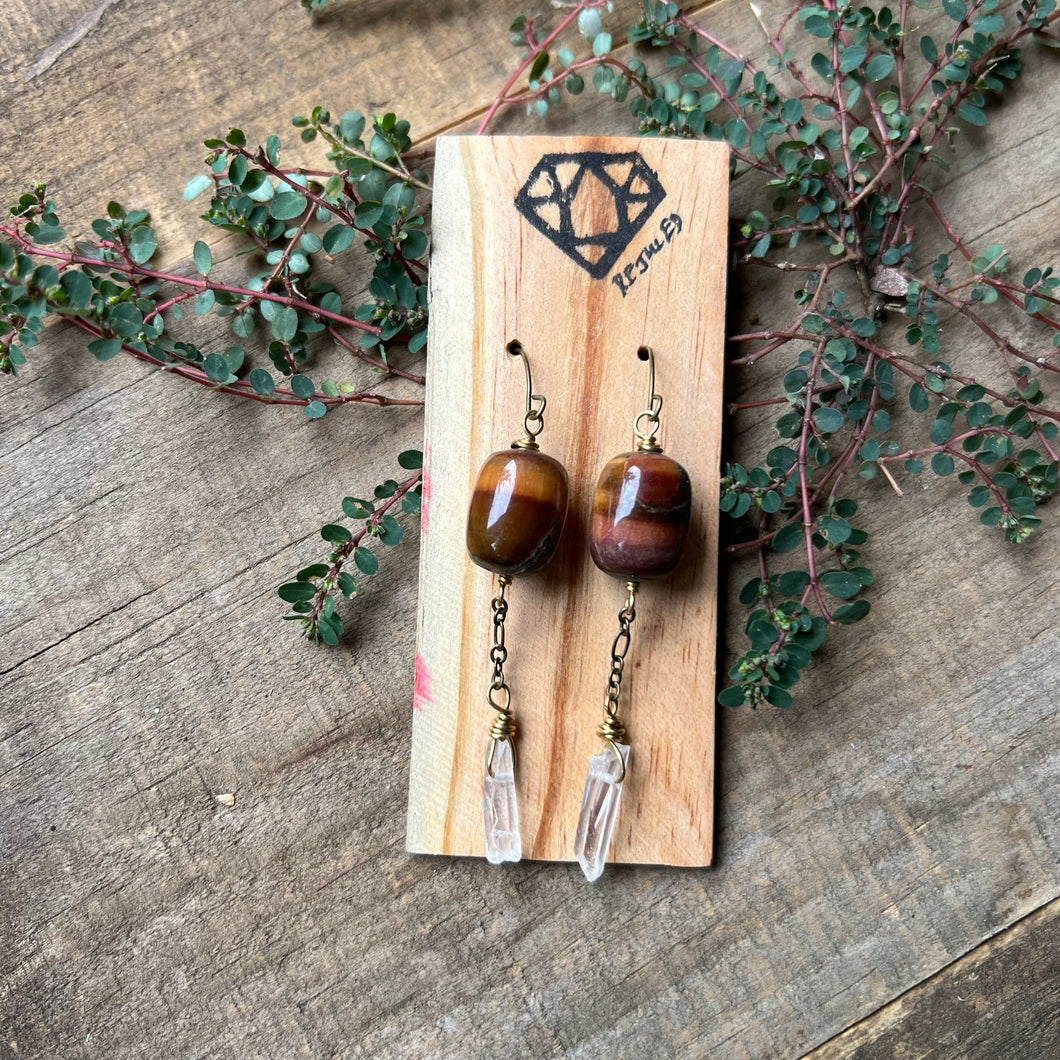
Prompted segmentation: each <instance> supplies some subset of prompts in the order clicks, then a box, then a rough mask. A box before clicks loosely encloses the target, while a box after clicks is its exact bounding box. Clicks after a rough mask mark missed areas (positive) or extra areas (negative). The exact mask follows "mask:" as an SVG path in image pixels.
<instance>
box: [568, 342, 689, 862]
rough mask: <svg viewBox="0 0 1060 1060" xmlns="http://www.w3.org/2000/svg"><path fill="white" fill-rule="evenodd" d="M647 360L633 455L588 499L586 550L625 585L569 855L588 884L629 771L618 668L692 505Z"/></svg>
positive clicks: (613, 463) (644, 352) (615, 464)
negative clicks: (642, 597) (665, 442)
mask: <svg viewBox="0 0 1060 1060" xmlns="http://www.w3.org/2000/svg"><path fill="white" fill-rule="evenodd" d="M637 356H638V357H639V358H640V359H641V360H642V361H647V362H648V371H649V375H648V407H647V408H646V409H644V411H643V412H639V413H637V415H636V417H635V418H634V420H633V434H634V436H635V437H636V439H637V441H636V448H635V451H634V452H631V453H622V454H620V455H619V456H616V457H614V458H613V459H612V460H610V461H608V463H607V464H606V465H605V467H604V470H603V472H602V473H601V475H600V479H599V481H598V482H597V484H596V492H595V493H594V494H593V509H592V515H591V517H590V520H589V551H590V553H591V555H592V557H593V562H594V563H595V564H596V565H597V567H599V568H600V570H602V571H604V572H605V573H606V574H610V575H612V576H613V577H615V578H619V579H620V580H622V581H623V582H625V588H626V603H625V606H624V607H623V608H622V610H621V611H619V613H618V634H617V635H616V636H615V639H614V643H613V644H612V646H611V674H610V676H609V677H608V679H607V690H606V692H605V694H604V720H603V723H602V724H601V726H600V728H599V730H598V732H599V735H600V737H601V738H602V739H603V741H604V743H605V744H606V745H607V746H606V747H605V748H604V750H603V751H601V752H600V753H599V754H597V755H594V756H593V758H591V759H590V760H589V774H588V776H587V777H586V780H585V795H584V797H583V799H582V808H581V815H580V817H579V818H578V831H577V833H576V835H575V839H574V854H575V856H576V857H577V859H578V864H580V865H581V867H582V872H584V873H585V876H586V878H587V879H588V880H589V881H590V882H591V881H593V880H596V879H598V878H599V877H600V874H601V873H602V872H603V871H604V864H605V862H606V861H607V852H608V849H609V848H610V846H611V837H612V835H613V834H614V831H615V824H616V822H617V820H618V807H619V802H620V800H621V798H622V782H623V781H624V780H625V778H626V770H627V768H628V766H629V745H628V744H627V743H626V728H625V726H624V725H623V724H622V722H621V721H620V720H619V717H618V697H619V692H620V691H621V688H622V670H623V667H624V666H625V659H626V653H627V652H628V651H629V643H630V628H631V627H632V625H633V619H634V618H635V617H636V607H635V604H636V598H637V590H638V589H639V587H640V582H641V580H642V579H645V578H661V577H663V576H664V575H666V574H669V573H670V572H671V571H672V570H673V569H674V568H675V567H676V566H677V564H678V562H679V561H680V559H681V551H682V549H683V548H684V544H685V539H686V538H687V536H688V523H689V516H690V514H691V507H692V487H691V484H690V482H689V480H688V472H687V471H685V469H684V468H683V467H682V466H681V465H680V464H679V463H677V461H676V460H673V459H671V458H670V457H668V456H665V455H664V454H663V451H662V447H661V446H660V445H659V444H658V442H657V441H656V438H655V435H656V432H657V431H658V429H659V413H660V411H661V410H662V398H661V397H660V396H659V395H658V394H656V393H655V355H654V353H653V352H652V349H651V347H649V346H642V347H640V349H638V350H637Z"/></svg>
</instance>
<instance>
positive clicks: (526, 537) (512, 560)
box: [467, 448, 567, 577]
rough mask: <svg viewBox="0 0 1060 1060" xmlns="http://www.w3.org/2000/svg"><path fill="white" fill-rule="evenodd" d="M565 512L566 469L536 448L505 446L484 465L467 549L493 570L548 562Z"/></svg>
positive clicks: (521, 570) (519, 570) (511, 571)
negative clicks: (505, 447) (506, 447)
mask: <svg viewBox="0 0 1060 1060" xmlns="http://www.w3.org/2000/svg"><path fill="white" fill-rule="evenodd" d="M566 518H567V472H566V470H565V469H564V467H563V465H562V464H561V463H560V462H559V461H558V460H553V459H552V457H550V456H546V455H545V454H544V453H541V452H538V451H536V450H534V449H517V448H512V449H504V450H502V451H501V452H499V453H493V454H491V455H490V456H489V457H488V458H487V459H486V462H485V463H484V464H483V465H482V470H481V471H479V473H478V478H477V479H476V480H475V489H474V492H473V493H472V494H471V507H470V509H469V510H468V513H467V551H468V554H469V555H470V556H471V558H472V559H473V560H474V561H475V563H477V564H478V565H479V566H480V567H485V568H486V570H490V571H493V573H494V574H506V575H508V576H509V577H511V576H514V575H516V574H526V573H527V572H528V571H533V570H537V569H538V568H539V567H543V566H545V564H546V563H548V561H549V560H550V559H552V556H553V553H554V552H555V551H556V546H557V545H558V544H559V538H560V534H561V533H562V532H563V523H564V522H565V521H566Z"/></svg>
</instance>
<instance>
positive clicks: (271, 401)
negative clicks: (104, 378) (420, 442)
mask: <svg viewBox="0 0 1060 1060" xmlns="http://www.w3.org/2000/svg"><path fill="white" fill-rule="evenodd" d="M70 322H71V323H72V324H73V325H74V326H75V327H78V328H80V329H81V330H82V331H84V332H86V333H87V334H89V335H91V336H92V337H93V338H97V339H99V338H104V337H105V336H104V334H103V332H102V330H101V329H100V328H98V327H96V326H95V325H94V324H92V323H90V322H89V321H87V320H85V319H84V317H76V316H72V317H70ZM121 348H122V349H123V350H124V351H125V352H126V353H131V354H132V355H133V356H134V357H135V358H136V359H137V360H139V361H144V362H146V363H147V364H150V365H153V366H154V367H156V368H161V369H162V370H163V371H166V372H170V373H172V374H173V375H179V376H180V377H181V378H183V379H190V380H191V381H192V382H193V383H198V384H199V385H200V386H204V387H207V388H208V389H210V390H216V391H218V392H220V393H223V394H235V395H236V396H237V397H242V398H247V399H248V400H249V401H260V402H261V403H262V404H263V405H301V406H302V407H303V408H304V407H305V406H306V405H308V404H309V403H310V402H311V401H319V402H320V403H321V404H322V405H348V404H351V403H359V404H364V405H377V406H379V407H380V408H382V407H384V406H389V405H413V406H422V405H423V402H422V401H415V400H411V399H408V398H392V397H387V396H386V395H385V394H372V393H370V392H367V391H357V392H355V393H353V394H340V395H339V396H338V397H328V396H327V395H326V394H322V393H314V394H313V395H312V396H310V397H307V398H300V397H298V396H297V395H296V394H295V393H294V392H293V391H292V390H288V389H287V388H285V387H277V388H276V390H275V391H274V394H278V395H280V396H279V397H275V396H273V395H263V394H258V393H257V392H256V391H255V390H254V388H253V387H252V386H251V385H250V383H248V382H246V381H245V380H239V381H238V382H235V383H227V384H224V383H217V382H215V381H214V380H213V379H211V378H210V377H209V376H208V375H207V374H206V373H205V372H204V371H203V370H202V369H200V368H196V367H194V366H193V365H191V364H188V363H187V362H186V361H160V360H158V359H157V358H156V357H152V356H151V354H149V353H145V352H144V351H143V350H138V349H136V348H135V347H133V346H131V345H129V344H128V343H125V342H123V343H122V345H121Z"/></svg>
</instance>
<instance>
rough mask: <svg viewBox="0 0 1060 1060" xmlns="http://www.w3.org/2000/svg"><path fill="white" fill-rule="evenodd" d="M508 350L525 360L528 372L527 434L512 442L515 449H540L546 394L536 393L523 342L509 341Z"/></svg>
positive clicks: (525, 426) (525, 428) (525, 423)
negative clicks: (539, 440)
mask: <svg viewBox="0 0 1060 1060" xmlns="http://www.w3.org/2000/svg"><path fill="white" fill-rule="evenodd" d="M507 350H508V352H509V353H510V354H511V355H512V356H513V357H518V358H520V359H521V360H522V362H523V369H524V371H525V372H526V415H525V416H524V417H523V430H524V431H525V432H526V433H525V435H524V436H523V437H522V438H520V439H519V441H517V442H512V448H513V449H538V448H540V446H538V444H537V436H538V435H539V434H540V433H541V431H542V430H543V429H544V426H545V420H544V414H545V405H546V404H547V402H546V401H545V395H544V394H535V393H534V381H533V379H532V378H531V376H530V358H529V357H527V356H526V351H525V350H524V349H523V344H522V343H521V342H519V340H518V339H513V340H512V341H511V342H509V343H508V346H507Z"/></svg>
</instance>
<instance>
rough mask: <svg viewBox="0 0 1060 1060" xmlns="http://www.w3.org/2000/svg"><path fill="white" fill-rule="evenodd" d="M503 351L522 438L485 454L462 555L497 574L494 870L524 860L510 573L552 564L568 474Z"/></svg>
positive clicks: (540, 409)
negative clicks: (507, 673)
mask: <svg viewBox="0 0 1060 1060" xmlns="http://www.w3.org/2000/svg"><path fill="white" fill-rule="evenodd" d="M507 349H508V352H509V353H510V354H511V355H512V356H513V357H519V358H520V359H521V360H522V362H523V368H524V369H525V370H526V415H525V416H524V417H523V430H524V432H525V433H524V435H523V437H522V438H521V439H519V441H516V442H512V445H511V448H510V449H502V450H501V451H499V452H496V453H493V454H491V455H490V456H489V457H487V459H486V462H485V463H484V464H483V465H482V468H481V470H480V471H479V473H478V478H477V479H476V480H475V488H474V491H473V492H472V494H471V506H470V508H469V510H468V515H467V551H468V554H469V555H470V557H471V559H472V561H473V562H475V563H476V564H478V566H480V567H484V568H485V569H486V570H488V571H491V572H492V573H494V574H496V575H498V578H497V585H498V589H497V594H496V596H494V598H493V601H492V604H491V607H492V611H493V637H492V646H491V647H490V661H491V662H492V663H493V676H492V679H491V680H490V684H489V688H488V690H487V692H486V700H487V702H488V703H489V705H490V706H491V707H492V708H493V709H494V710H495V711H496V716H495V717H494V719H493V724H492V726H491V727H490V733H489V742H488V743H487V745H486V771H485V776H484V777H483V781H482V817H483V824H484V826H485V831H486V858H487V859H488V860H489V861H490V862H491V863H492V864H494V865H498V864H500V863H501V862H502V861H519V860H520V859H521V858H522V841H521V840H520V838H519V807H518V802H517V800H516V792H515V764H516V755H515V745H514V742H513V741H514V737H515V719H514V718H513V716H512V709H511V701H512V694H511V690H510V689H509V688H508V685H507V683H506V681H505V679H504V663H505V661H506V660H507V658H508V649H507V647H506V646H505V643H504V622H505V619H506V617H507V615H508V600H507V595H506V594H507V589H508V586H509V585H511V583H512V579H513V578H514V577H515V576H516V575H520V574H528V573H530V572H531V571H535V570H539V569H540V568H542V567H544V566H545V565H546V564H548V562H549V561H550V560H551V559H552V556H553V555H554V554H555V551H556V547H557V546H558V545H559V539H560V535H561V534H562V532H563V524H564V522H565V521H566V518H567V472H566V470H565V469H564V467H563V465H562V464H561V463H560V462H559V461H558V460H555V459H553V458H552V457H551V456H546V455H545V454H544V453H542V452H541V451H540V449H539V447H538V444H537V436H538V435H539V434H540V433H541V430H542V428H543V426H544V421H543V419H542V415H543V413H544V411H545V399H544V397H543V396H542V395H540V394H535V393H534V392H533V383H532V381H531V378H530V362H529V361H528V360H527V357H526V353H525V352H524V350H523V347H522V346H521V345H520V343H518V342H514V341H513V342H510V343H508V346H507Z"/></svg>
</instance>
